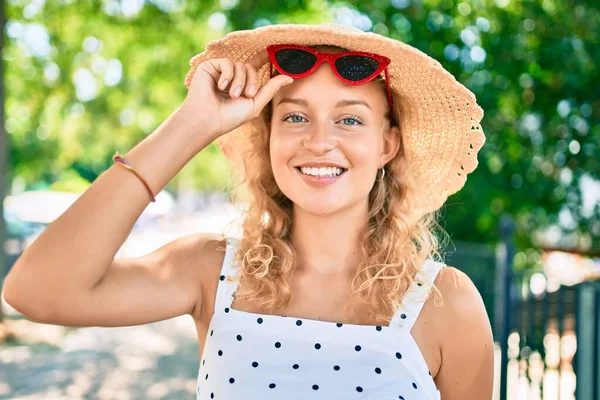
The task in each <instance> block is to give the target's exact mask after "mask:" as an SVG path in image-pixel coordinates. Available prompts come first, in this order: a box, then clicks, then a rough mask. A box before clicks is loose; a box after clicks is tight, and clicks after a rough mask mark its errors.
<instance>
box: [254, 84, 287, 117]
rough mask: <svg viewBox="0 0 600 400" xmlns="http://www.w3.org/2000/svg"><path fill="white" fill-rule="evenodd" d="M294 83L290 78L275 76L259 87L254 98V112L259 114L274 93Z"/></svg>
mask: <svg viewBox="0 0 600 400" xmlns="http://www.w3.org/2000/svg"><path fill="white" fill-rule="evenodd" d="M292 82H294V79H293V78H292V77H289V76H287V75H277V76H275V77H273V78H271V79H269V81H268V82H267V83H266V84H265V85H264V86H263V87H261V88H260V89H259V90H258V92H257V93H256V96H254V104H255V110H254V111H255V112H256V113H259V112H260V110H262V109H263V108H264V107H265V106H266V105H267V103H268V102H269V101H271V99H272V98H273V96H275V93H277V92H278V91H279V89H281V88H282V87H283V86H285V85H289V84H290V83H292Z"/></svg>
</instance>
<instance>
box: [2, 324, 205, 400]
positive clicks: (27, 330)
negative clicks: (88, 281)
mask: <svg viewBox="0 0 600 400" xmlns="http://www.w3.org/2000/svg"><path fill="white" fill-rule="evenodd" d="M10 322H11V323H12V324H14V325H13V326H15V328H16V329H18V330H20V331H23V335H22V337H23V338H24V340H27V338H28V337H30V338H34V337H35V338H36V342H35V343H21V344H19V345H17V344H10V343H8V344H5V345H3V346H2V347H1V348H0V399H15V400H17V399H19V400H34V399H35V400H67V399H68V400H75V399H98V400H104V399H106V400H108V399H111V400H130V399H193V398H194V393H195V385H196V376H197V373H198V365H199V364H198V357H199V356H198V342H197V335H196V329H195V327H194V322H193V320H192V318H191V316H189V315H186V316H182V317H178V318H174V319H171V320H167V321H162V322H157V323H152V324H146V325H140V326H131V327H123V328H101V327H91V328H65V327H59V326H54V325H45V324H35V323H33V322H31V321H28V320H26V319H12V320H11V321H10Z"/></svg>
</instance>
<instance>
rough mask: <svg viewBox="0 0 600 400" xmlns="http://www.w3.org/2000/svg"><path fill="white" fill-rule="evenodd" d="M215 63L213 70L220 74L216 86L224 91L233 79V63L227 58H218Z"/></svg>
mask: <svg viewBox="0 0 600 400" xmlns="http://www.w3.org/2000/svg"><path fill="white" fill-rule="evenodd" d="M215 61H216V63H215V68H216V69H217V71H219V72H221V75H220V76H219V80H218V81H217V86H218V87H219V89H221V90H225V89H226V88H227V85H228V84H229V82H231V79H233V62H232V61H231V60H230V59H228V58H219V59H217V60H215Z"/></svg>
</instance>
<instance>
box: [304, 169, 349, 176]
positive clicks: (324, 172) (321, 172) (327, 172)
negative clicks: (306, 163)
mask: <svg viewBox="0 0 600 400" xmlns="http://www.w3.org/2000/svg"><path fill="white" fill-rule="evenodd" d="M300 170H301V171H302V173H303V174H305V175H312V176H329V177H332V176H338V175H340V174H341V173H342V172H344V170H343V169H341V168H337V167H321V168H307V167H300Z"/></svg>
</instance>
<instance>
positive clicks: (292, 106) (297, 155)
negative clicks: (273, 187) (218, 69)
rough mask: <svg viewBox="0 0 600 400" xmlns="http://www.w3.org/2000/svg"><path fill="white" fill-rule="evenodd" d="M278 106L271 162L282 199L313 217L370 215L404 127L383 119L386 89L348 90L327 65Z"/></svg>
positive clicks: (280, 97) (286, 90)
mask: <svg viewBox="0 0 600 400" xmlns="http://www.w3.org/2000/svg"><path fill="white" fill-rule="evenodd" d="M331 52H337V51H331ZM272 104H273V109H272V110H273V111H272V118H271V136H270V156H271V163H272V168H273V175H274V177H275V180H276V182H277V185H278V186H279V188H280V189H281V191H282V192H283V194H285V195H286V196H287V197H288V198H289V199H290V200H292V201H293V203H294V205H295V207H300V208H301V209H302V210H304V211H306V212H308V213H310V214H314V215H328V214H333V213H336V212H340V211H342V210H347V209H350V208H354V207H364V209H365V210H366V205H367V204H368V196H369V192H370V191H371V189H372V188H373V185H374V183H375V179H376V177H377V176H379V177H380V176H381V175H380V174H381V172H379V174H378V169H380V168H381V167H383V166H384V165H385V164H386V163H387V162H389V161H390V160H391V159H392V158H394V156H395V155H396V153H397V152H398V148H399V143H400V142H399V136H398V135H399V130H398V128H397V127H391V128H390V124H389V121H388V120H387V119H386V118H385V117H384V116H385V115H386V112H387V111H388V110H387V108H388V104H387V98H386V96H385V94H384V93H383V91H382V90H381V88H380V87H379V83H377V82H375V81H371V82H368V83H366V84H363V85H358V86H353V85H347V84H345V83H343V82H341V81H340V80H338V79H337V78H336V77H335V75H334V74H333V72H332V71H331V69H330V67H329V64H328V63H323V64H321V65H320V66H319V68H318V69H317V70H316V71H315V72H314V73H312V74H311V75H309V76H306V77H304V78H301V79H297V80H296V81H295V82H294V83H292V84H290V85H287V86H285V87H283V88H282V89H281V90H280V91H279V92H277V94H276V95H275V97H274V98H273V100H272ZM338 168H340V169H341V171H342V173H341V175H339V176H335V175H337V174H338V173H339V172H340V169H338ZM315 174H316V175H318V176H314V175H315ZM311 175H312V176H311Z"/></svg>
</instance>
